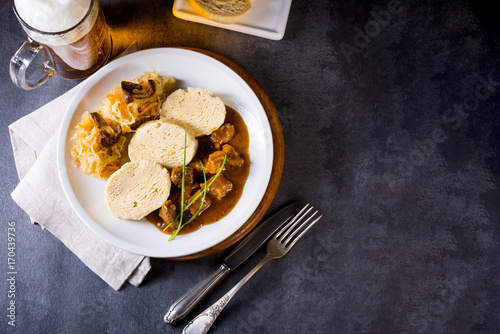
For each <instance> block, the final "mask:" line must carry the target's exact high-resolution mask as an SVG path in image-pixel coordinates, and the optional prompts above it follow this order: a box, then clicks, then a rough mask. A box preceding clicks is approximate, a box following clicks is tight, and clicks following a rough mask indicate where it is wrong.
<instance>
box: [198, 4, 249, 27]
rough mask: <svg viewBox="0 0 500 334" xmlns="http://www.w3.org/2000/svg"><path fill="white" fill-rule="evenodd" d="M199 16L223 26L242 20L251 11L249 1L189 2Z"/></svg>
mask: <svg viewBox="0 0 500 334" xmlns="http://www.w3.org/2000/svg"><path fill="white" fill-rule="evenodd" d="M189 3H190V4H191V6H193V8H194V10H196V11H197V12H198V14H200V15H201V16H203V17H205V18H207V19H209V20H212V21H215V22H219V23H224V24H233V23H237V22H239V21H241V20H243V19H244V18H245V17H246V16H247V15H248V14H249V13H250V11H251V10H252V1H250V0H189Z"/></svg>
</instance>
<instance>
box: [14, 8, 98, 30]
mask: <svg viewBox="0 0 500 334" xmlns="http://www.w3.org/2000/svg"><path fill="white" fill-rule="evenodd" d="M90 1H91V0H14V3H15V6H16V9H17V13H18V14H19V16H20V17H21V18H22V19H23V21H24V22H26V23H27V24H28V25H30V26H31V27H33V28H35V29H37V30H40V31H44V32H60V31H64V30H67V29H69V28H71V27H74V26H75V25H77V24H78V23H79V22H80V21H81V20H82V19H83V17H84V16H85V13H87V11H88V9H89V7H90Z"/></svg>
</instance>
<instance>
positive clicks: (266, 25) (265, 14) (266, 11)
mask: <svg viewBox="0 0 500 334" xmlns="http://www.w3.org/2000/svg"><path fill="white" fill-rule="evenodd" d="M291 5H292V0H256V1H254V2H252V10H251V11H250V14H248V16H247V17H245V18H244V19H243V20H241V21H240V22H238V23H235V24H222V23H218V22H215V21H210V20H208V19H206V18H204V17H202V16H201V15H200V14H198V13H197V12H196V11H195V10H194V8H193V6H191V4H190V3H189V1H188V0H175V1H174V6H173V8H172V12H173V13H174V15H175V16H176V17H178V18H180V19H183V20H187V21H192V22H197V23H202V24H206V25H209V26H214V27H218V28H222V29H227V30H233V31H238V32H241V33H244V34H249V35H254V36H259V37H263V38H268V39H274V40H280V39H282V38H283V36H284V35H285V29H286V23H287V21H288V14H289V13H290V6H291Z"/></svg>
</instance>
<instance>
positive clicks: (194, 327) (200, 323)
mask: <svg viewBox="0 0 500 334" xmlns="http://www.w3.org/2000/svg"><path fill="white" fill-rule="evenodd" d="M269 260H271V258H270V257H268V256H267V255H266V256H265V257H264V258H263V259H262V260H261V261H260V262H259V263H258V264H257V265H256V266H255V267H254V268H253V269H252V270H251V271H250V272H249V273H248V274H247V275H246V276H245V277H243V278H242V279H241V281H239V282H238V284H236V285H235V286H234V287H233V288H232V289H231V290H229V291H228V292H227V293H226V294H225V295H224V296H222V298H221V299H219V300H218V301H217V302H215V303H214V304H213V305H212V306H210V307H209V308H207V309H206V310H205V311H204V312H203V313H201V314H200V315H199V316H197V317H196V318H194V319H193V320H191V321H190V322H189V323H188V324H187V326H186V327H185V328H184V330H183V331H182V334H200V333H203V334H206V333H207V332H208V330H209V329H210V327H212V325H213V324H214V322H215V319H217V317H218V316H219V314H220V313H221V312H222V310H223V309H224V307H225V306H226V305H227V303H229V301H230V300H231V298H233V296H234V295H235V294H236V292H238V290H239V289H241V287H242V286H243V285H245V283H246V282H247V281H248V280H249V279H250V278H251V277H252V276H253V275H254V274H255V273H256V272H257V271H258V270H259V269H260V268H262V266H263V265H264V264H266V263H267V261H269Z"/></svg>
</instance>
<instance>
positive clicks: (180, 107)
mask: <svg viewBox="0 0 500 334" xmlns="http://www.w3.org/2000/svg"><path fill="white" fill-rule="evenodd" d="M160 116H161V117H164V118H166V119H169V120H173V121H180V122H182V123H184V124H187V125H188V126H189V127H190V128H191V129H193V132H194V135H195V137H199V136H203V135H210V134H211V133H212V132H213V131H215V130H217V129H218V128H219V127H220V126H221V125H222V124H223V123H224V119H225V118H226V106H225V105H224V103H223V102H222V101H221V99H219V98H218V97H216V96H214V94H213V93H212V92H211V91H209V90H203V89H201V88H192V87H188V89H178V90H176V91H175V92H173V93H172V94H170V95H169V96H168V97H167V99H166V100H165V102H164V103H163V106H162V107H161V111H160Z"/></svg>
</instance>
